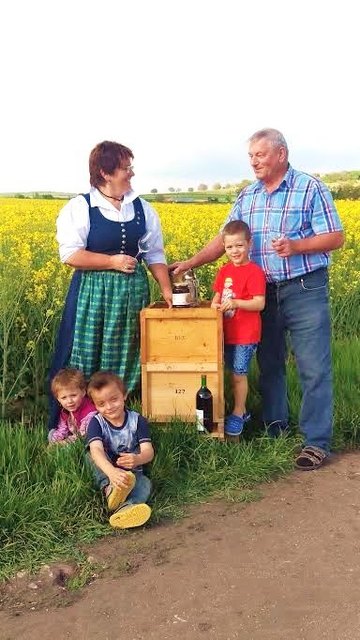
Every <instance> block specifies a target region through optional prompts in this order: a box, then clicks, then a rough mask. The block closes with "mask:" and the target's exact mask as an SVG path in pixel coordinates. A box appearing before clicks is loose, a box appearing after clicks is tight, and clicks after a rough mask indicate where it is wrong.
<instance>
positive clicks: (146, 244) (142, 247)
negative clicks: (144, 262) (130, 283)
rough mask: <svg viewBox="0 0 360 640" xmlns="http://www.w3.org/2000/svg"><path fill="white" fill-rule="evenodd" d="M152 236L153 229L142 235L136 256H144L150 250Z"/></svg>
mask: <svg viewBox="0 0 360 640" xmlns="http://www.w3.org/2000/svg"><path fill="white" fill-rule="evenodd" d="M150 238H151V231H147V232H146V233H144V235H143V236H141V238H139V241H138V252H137V254H136V256H135V258H138V257H139V256H142V254H143V253H147V252H148V251H150Z"/></svg>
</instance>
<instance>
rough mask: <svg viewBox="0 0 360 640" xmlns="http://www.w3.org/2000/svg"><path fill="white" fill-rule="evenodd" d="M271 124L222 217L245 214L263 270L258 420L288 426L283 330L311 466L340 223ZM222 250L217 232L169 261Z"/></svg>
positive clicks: (324, 390) (178, 266) (324, 421)
mask: <svg viewBox="0 0 360 640" xmlns="http://www.w3.org/2000/svg"><path fill="white" fill-rule="evenodd" d="M288 155H289V152H288V146H287V143H286V140H285V138H284V136H283V135H282V134H281V133H280V131H277V130H276V129H262V130H261V131H257V132H256V133H254V134H253V135H252V136H251V138H250V140H249V158H250V164H251V166H252V168H253V170H254V173H255V176H256V181H255V182H254V183H252V184H251V185H249V186H248V187H246V188H245V189H243V190H242V191H241V193H240V194H239V196H238V198H237V200H236V202H235V204H234V207H233V209H232V211H231V212H230V214H229V216H228V218H227V220H226V221H225V222H229V221H230V220H244V222H246V223H247V224H248V225H249V227H250V230H251V234H252V238H253V243H252V248H251V254H250V258H251V260H253V261H254V262H256V263H257V264H258V265H259V266H260V267H262V268H263V270H264V271H265V275H266V280H267V287H266V306H265V309H264V311H263V314H262V327H263V329H262V339H261V343H260V346H259V349H258V363H259V368H260V390H261V394H262V400H263V419H264V423H265V427H266V428H267V430H268V433H269V434H270V435H274V436H276V435H279V434H280V433H282V432H284V431H286V429H287V428H288V400H287V390H286V337H287V334H289V336H290V340H291V346H292V350H293V352H294V355H295V359H296V364H297V369H298V373H299V377H300V382H301V388H302V405H301V411H300V416H299V425H300V429H301V431H302V433H303V436H304V445H303V448H302V451H301V452H300V453H299V455H298V456H297V458H296V466H297V467H298V468H299V469H302V470H312V469H316V468H318V467H319V466H320V465H322V463H323V462H324V460H325V459H326V457H327V456H328V454H329V451H330V441H331V436H332V414H333V398H332V366H331V349H330V310H329V302H328V264H329V254H330V251H333V250H334V249H338V248H339V247H341V246H342V244H343V241H344V237H343V232H342V226H341V222H340V219H339V216H338V213H337V211H336V209H335V206H334V202H333V199H332V197H331V194H330V192H329V190H328V189H327V187H326V186H325V185H324V184H323V183H322V182H321V181H320V180H318V179H317V178H314V177H312V176H310V175H308V174H306V173H303V172H300V171H296V170H295V169H293V168H292V167H291V165H290V164H289V161H288ZM223 253H224V245H223V242H222V238H221V235H220V234H219V235H218V236H216V237H215V238H214V239H213V240H211V241H210V242H209V243H208V244H207V245H206V246H205V247H204V248H203V249H202V250H201V251H199V253H197V254H196V255H195V256H193V257H192V258H189V259H188V260H186V261H184V262H177V263H174V264H173V265H171V267H170V268H171V269H173V270H174V271H175V273H178V272H181V271H183V270H185V269H189V268H194V267H199V266H201V265H203V264H206V263H208V262H212V261H214V260H216V259H217V258H219V257H220V256H221V255H222V254H223Z"/></svg>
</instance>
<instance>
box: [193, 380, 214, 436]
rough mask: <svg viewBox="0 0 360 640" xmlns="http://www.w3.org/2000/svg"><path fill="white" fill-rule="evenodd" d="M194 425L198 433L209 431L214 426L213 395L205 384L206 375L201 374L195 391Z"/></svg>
mask: <svg viewBox="0 0 360 640" xmlns="http://www.w3.org/2000/svg"><path fill="white" fill-rule="evenodd" d="M196 427H197V430H198V432H199V433H206V432H207V431H208V432H211V431H212V430H213V428H214V418H213V396H212V393H211V391H210V389H208V388H207V386H206V376H205V375H202V376H201V387H200V389H199V390H198V391H197V393H196Z"/></svg>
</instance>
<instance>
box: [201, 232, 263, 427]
mask: <svg viewBox="0 0 360 640" xmlns="http://www.w3.org/2000/svg"><path fill="white" fill-rule="evenodd" d="M222 237H223V241H224V248H225V252H226V255H227V256H228V258H229V262H228V263H227V264H225V265H224V266H223V267H221V268H220V269H219V271H218V273H217V275H216V278H215V282H214V286H213V289H214V291H215V295H214V298H213V300H212V303H211V306H212V307H214V308H216V309H220V310H221V311H222V312H223V314H224V345H225V346H224V356H225V366H226V367H227V368H228V369H229V370H230V371H231V374H232V386H233V394H234V409H233V413H232V414H231V415H229V416H227V418H226V420H225V433H226V434H227V435H232V436H238V435H240V433H241V432H242V430H243V428H244V424H245V422H246V421H247V420H249V419H250V415H249V414H247V413H246V398H247V393H248V380H247V374H248V371H249V366H250V362H251V358H252V356H253V355H254V353H255V351H256V348H257V345H258V343H259V342H260V337H261V317H260V311H262V310H263V308H264V306H265V275H264V272H263V270H262V269H261V268H260V267H258V265H256V264H255V263H254V262H250V260H249V249H250V244H251V233H250V229H249V227H248V225H247V224H246V223H245V222H243V221H241V220H232V221H231V222H228V223H227V224H226V225H225V227H224V228H223V231H222Z"/></svg>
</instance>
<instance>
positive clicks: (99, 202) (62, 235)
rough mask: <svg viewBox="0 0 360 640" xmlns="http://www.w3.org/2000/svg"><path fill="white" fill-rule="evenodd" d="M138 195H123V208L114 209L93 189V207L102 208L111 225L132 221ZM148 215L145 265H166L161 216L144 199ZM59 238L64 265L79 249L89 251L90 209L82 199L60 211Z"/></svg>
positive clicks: (70, 203)
mask: <svg viewBox="0 0 360 640" xmlns="http://www.w3.org/2000/svg"><path fill="white" fill-rule="evenodd" d="M135 198H136V194H135V192H134V191H128V192H127V193H125V195H124V200H123V202H122V203H121V209H120V211H119V209H117V208H116V207H114V206H113V205H112V204H111V203H110V202H109V201H108V200H106V198H104V197H103V196H102V195H101V193H99V191H98V190H97V189H95V188H94V187H92V188H91V189H90V203H91V206H92V207H99V209H100V212H101V213H102V215H103V216H104V217H105V218H107V220H111V221H112V222H130V220H132V219H133V217H134V207H133V205H132V202H133V200H135ZM141 203H142V206H143V209H144V214H145V225H146V231H147V232H148V231H151V236H150V243H151V249H150V250H149V251H147V253H146V254H144V256H143V258H144V261H145V262H146V264H148V265H150V264H158V263H160V264H166V258H165V253H164V243H163V236H162V231H161V225H160V220H159V217H158V215H157V213H156V211H154V209H153V208H152V207H151V206H150V205H149V203H148V202H146V200H143V199H142V198H141ZM56 228H57V234H56V239H57V241H58V243H59V253H60V260H61V262H66V261H67V260H68V259H69V258H70V256H72V255H73V254H74V253H75V252H76V251H78V250H79V249H86V245H87V237H88V234H89V230H90V219H89V207H88V204H87V202H86V200H85V198H84V197H83V196H76V197H75V198H72V199H71V200H69V202H67V204H66V205H65V206H64V207H63V208H62V209H61V211H60V213H59V216H58V219H57V221H56Z"/></svg>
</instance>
